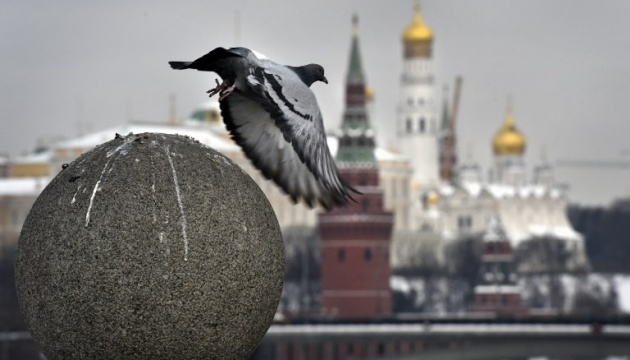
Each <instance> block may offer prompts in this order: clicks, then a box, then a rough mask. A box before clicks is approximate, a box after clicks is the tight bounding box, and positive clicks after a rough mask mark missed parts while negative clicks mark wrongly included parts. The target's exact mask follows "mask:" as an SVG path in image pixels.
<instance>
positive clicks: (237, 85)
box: [170, 48, 358, 209]
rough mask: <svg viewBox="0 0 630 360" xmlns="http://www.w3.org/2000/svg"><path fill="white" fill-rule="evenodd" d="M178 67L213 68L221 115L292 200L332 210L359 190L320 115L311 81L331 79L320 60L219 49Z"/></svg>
mask: <svg viewBox="0 0 630 360" xmlns="http://www.w3.org/2000/svg"><path fill="white" fill-rule="evenodd" d="M170 65H171V67H172V68H174V69H197V70H201V71H214V72H216V73H218V74H219V76H221V78H222V79H223V84H221V85H220V86H218V87H217V88H215V89H212V90H210V91H209V92H210V93H216V92H217V91H218V92H219V93H220V94H221V98H220V104H221V105H220V106H221V114H222V116H223V120H224V121H225V123H226V125H227V128H228V130H229V131H230V132H231V134H232V136H233V137H234V139H235V140H236V142H237V143H238V144H239V145H240V146H241V147H242V148H243V150H244V151H245V154H246V155H247V156H248V157H249V158H250V159H251V160H252V162H253V163H254V165H255V166H256V167H257V168H258V169H259V170H260V171H261V172H262V173H263V174H264V175H265V176H266V177H267V178H268V179H273V180H274V181H275V182H276V184H278V185H279V186H280V187H282V189H283V190H284V191H285V192H286V193H287V194H289V196H291V199H293V201H295V202H297V201H300V200H304V201H305V202H306V203H307V204H308V205H309V206H313V205H314V204H315V203H316V202H319V203H320V204H321V205H322V206H324V207H325V208H327V209H330V208H332V207H334V206H341V205H345V204H346V203H347V202H348V201H349V200H352V197H351V195H350V193H351V192H356V193H358V192H357V191H356V190H355V189H353V188H352V187H351V186H349V185H348V184H347V183H346V182H345V181H344V180H343V179H342V178H341V177H340V176H339V172H338V170H337V167H336V166H335V162H334V159H333V158H332V156H331V154H330V151H329V149H328V145H327V143H326V134H325V132H324V123H323V121H322V115H321V112H320V110H319V106H318V105H317V100H316V99H315V95H314V94H313V92H312V91H311V90H310V89H309V86H310V85H311V84H312V83H313V82H315V81H324V82H327V80H326V78H325V77H324V69H323V68H322V67H321V66H319V65H317V64H309V65H305V66H300V67H287V66H283V65H278V64H276V63H274V62H272V61H270V60H268V59H267V58H266V57H264V56H261V55H260V54H257V53H254V52H253V51H251V50H249V49H246V48H230V49H227V50H226V49H224V48H216V49H214V50H212V51H210V52H209V53H208V54H206V55H204V56H202V57H200V58H199V59H197V60H195V61H192V62H179V61H173V62H170Z"/></svg>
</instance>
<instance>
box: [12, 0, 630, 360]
mask: <svg viewBox="0 0 630 360" xmlns="http://www.w3.org/2000/svg"><path fill="white" fill-rule="evenodd" d="M410 18H411V22H410V23H409V24H407V26H405V24H404V23H403V24H401V29H402V34H401V40H402V43H403V53H402V54H401V55H402V56H401V61H402V63H403V72H402V74H401V77H400V79H401V80H400V86H399V88H398V89H386V90H385V89H384V90H383V91H397V92H398V93H399V94H400V101H399V104H398V107H397V109H392V111H391V112H392V117H391V119H395V120H394V121H392V120H391V119H378V118H373V111H372V106H373V103H374V102H375V101H376V96H377V94H376V92H375V91H374V89H372V88H371V87H370V86H369V85H368V82H367V78H368V75H369V73H368V72H367V71H365V69H364V68H363V61H362V55H361V50H360V46H359V39H360V36H359V23H358V18H357V17H356V16H355V18H354V19H353V23H352V32H351V36H350V55H349V59H348V63H349V65H348V70H347V74H346V89H345V100H346V101H345V109H344V113H343V121H342V124H341V128H340V129H328V130H329V134H328V145H329V147H330V150H331V152H332V153H333V154H335V158H336V160H337V163H338V166H339V168H340V171H341V173H342V174H343V176H344V177H345V178H346V179H347V180H348V181H349V183H350V184H352V185H353V186H355V187H356V188H357V189H359V190H360V191H361V192H362V193H363V194H364V195H362V196H357V203H356V204H352V205H350V206H348V207H346V208H340V209H335V210H333V211H331V212H328V213H324V212H322V211H321V210H318V209H309V208H307V207H306V206H304V205H302V204H293V203H292V202H291V200H290V199H289V197H287V196H285V195H284V194H283V193H282V192H281V190H279V189H278V188H277V187H276V186H275V185H274V184H273V183H272V182H270V181H267V180H265V179H264V177H263V176H262V175H261V174H260V173H259V172H258V171H257V170H255V169H254V168H253V167H252V166H251V164H250V162H249V160H248V159H246V158H245V157H244V155H243V153H242V152H241V150H240V148H239V147H238V146H237V145H235V143H234V142H233V141H232V140H231V139H230V136H229V134H228V132H227V131H226V129H225V127H224V125H223V122H222V119H221V115H220V110H219V105H218V102H217V100H216V99H213V100H209V101H208V102H205V103H203V104H201V105H200V106H199V107H198V108H196V109H194V110H193V111H192V113H191V115H190V116H189V117H188V118H187V119H185V120H184V121H178V120H177V119H176V116H175V111H174V106H175V104H174V99H171V116H170V119H169V121H168V122H167V123H150V122H138V121H128V122H126V123H123V124H121V125H119V126H116V127H113V128H109V129H105V130H103V131H98V132H92V133H88V134H85V135H83V136H80V137H77V138H71V139H67V140H63V141H56V142H52V143H51V144H49V145H47V146H44V147H42V148H40V149H37V150H36V151H33V152H32V153H31V154H28V155H26V156H22V157H19V158H15V159H8V158H5V157H1V156H0V256H2V255H3V253H2V251H9V250H8V249H14V246H15V244H16V243H17V240H18V237H19V233H20V229H21V226H22V224H23V222H24V220H25V218H26V216H27V214H28V212H29V210H30V207H31V205H32V203H33V202H34V200H35V199H36V197H37V196H38V195H39V193H40V192H41V191H42V190H43V188H44V187H45V186H46V184H47V183H48V182H49V181H50V180H51V179H52V178H53V177H54V176H55V175H56V174H57V173H58V172H59V171H61V169H62V168H63V166H64V164H67V163H71V162H72V161H74V160H75V159H76V158H77V157H78V156H79V155H81V154H82V153H84V152H86V151H89V150H90V149H92V148H93V147H95V146H97V145H99V144H101V143H103V142H105V141H108V140H111V139H113V138H114V136H115V134H122V135H126V134H127V133H129V132H133V133H143V132H159V133H178V134H181V135H188V136H191V137H193V138H195V139H197V140H199V141H200V142H201V143H203V144H205V145H207V146H210V147H213V148H215V149H216V150H218V151H221V152H222V153H224V154H225V155H227V156H228V157H230V158H231V159H233V160H234V161H235V162H237V163H238V164H239V165H240V166H241V167H242V168H243V169H244V170H245V171H246V172H247V173H248V174H249V175H250V176H251V177H252V178H253V179H254V180H255V181H256V183H257V184H258V185H259V186H260V188H261V189H262V191H263V192H264V193H265V194H266V195H267V197H268V199H269V201H270V203H271V205H272V206H273V208H274V210H275V212H276V215H277V217H278V221H279V223H280V226H281V227H282V229H283V232H284V237H285V245H286V249H287V280H286V282H285V289H284V293H283V298H282V301H281V304H280V307H279V309H278V314H277V320H278V321H280V322H282V321H284V322H293V321H302V320H313V319H319V320H326V321H333V322H334V321H336V320H352V319H354V320H382V319H402V318H404V319H420V320H423V321H424V320H426V319H431V318H433V317H434V316H453V317H457V318H465V317H466V316H471V317H479V316H480V315H483V316H486V317H488V318H497V317H502V316H508V317H512V318H513V317H520V318H522V317H532V316H549V315H561V314H567V313H576V312H579V311H590V310H589V309H592V308H593V307H592V306H595V307H596V308H597V309H600V310H601V309H606V310H605V311H618V310H619V308H620V306H621V305H620V304H619V302H617V303H615V301H617V300H618V291H630V286H626V285H625V284H626V283H628V284H630V281H626V280H623V281H622V280H620V279H621V278H612V277H597V276H590V275H589V274H588V272H589V271H590V270H592V266H591V264H590V262H589V258H588V257H587V250H588V249H589V248H588V246H587V245H586V244H585V239H584V236H583V235H582V234H580V233H578V232H577V231H576V230H575V229H574V228H573V226H572V224H571V222H570V221H569V215H571V214H572V218H573V220H574V223H576V221H577V223H578V224H580V226H582V227H584V228H586V231H588V230H589V229H592V228H593V227H592V226H591V225H589V224H593V223H594V222H596V221H597V219H599V218H598V216H600V215H601V214H600V215H593V214H591V213H588V212H584V211H581V212H579V211H578V210H579V209H574V211H573V212H568V203H567V198H566V187H565V186H564V185H563V184H561V183H559V182H558V181H557V180H556V179H555V178H554V168H553V166H552V165H551V162H550V161H549V160H548V159H547V158H546V157H545V156H543V158H542V159H541V161H540V163H539V164H537V165H535V166H534V167H533V170H532V171H528V168H527V164H526V163H525V161H524V157H523V155H524V154H525V151H526V149H527V146H526V145H527V138H526V136H525V133H524V132H522V131H521V130H519V128H518V127H517V125H516V124H517V123H516V121H515V117H514V114H513V110H512V109H511V106H509V104H508V107H507V110H506V113H505V119H504V120H503V123H502V124H501V119H497V121H496V122H497V127H498V130H497V132H496V133H495V134H494V136H492V134H488V139H489V143H488V148H489V150H491V151H492V153H493V155H494V164H493V165H492V166H491V167H490V168H489V169H485V170H484V169H483V168H482V167H481V165H480V164H478V163H477V162H476V161H475V159H474V157H473V156H472V155H471V154H468V156H466V157H465V158H464V160H460V159H462V157H461V156H460V154H459V149H458V144H457V141H456V131H457V126H456V122H457V112H458V103H459V98H460V96H461V93H462V83H463V81H462V78H458V79H456V80H455V81H454V83H453V84H452V86H445V87H444V88H445V89H448V88H449V87H450V88H452V89H453V90H454V92H453V94H452V96H451V95H449V93H448V91H447V90H444V91H443V92H442V96H441V97H442V98H441V99H440V98H439V96H438V91H437V87H438V84H436V80H435V74H434V69H433V63H434V58H433V51H432V49H433V42H434V40H435V35H434V33H433V31H432V30H431V28H430V27H429V25H428V24H427V23H426V22H425V21H424V19H423V18H422V14H421V9H420V7H419V6H418V5H416V7H415V9H414V11H413V13H410ZM339 61H344V59H343V58H342V57H340V60H339ZM392 126H393V127H395V128H396V132H395V133H394V134H393V135H392V136H390V137H388V136H386V135H385V134H386V132H385V131H382V130H383V129H385V128H389V127H392ZM379 130H380V131H379ZM563 180H570V179H563ZM76 191H77V192H79V191H85V189H81V188H78V189H77V190H76ZM622 205H623V204H620V205H619V206H621V207H624V206H622ZM626 205H627V204H626ZM624 208H630V207H628V206H625V207H624ZM589 214H590V215H589ZM576 219H577V220H576ZM582 230H584V229H582ZM11 251H13V250H11ZM598 261H600V262H602V263H604V261H601V260H598ZM597 264H599V262H598V263H597ZM598 266H599V265H598ZM628 270H630V269H628ZM624 279H625V278H624ZM622 287H623V289H627V290H623V289H622ZM594 288H597V289H599V290H597V291H595V292H597V294H596V295H592V294H593V291H591V290H592V289H594ZM617 289H621V290H617ZM598 291H599V292H598ZM580 296H581V297H580ZM589 301H590V303H589ZM588 304H591V305H592V306H591V307H589V306H590V305H588ZM593 304H594V305H593ZM598 306H599V307H598ZM628 306H629V308H627V309H626V311H630V304H629V305H628ZM613 308H614V310H611V309H613ZM344 336H345V335H344ZM348 336H351V334H350V335H348ZM280 339H281V340H278V341H277V342H274V343H272V344H271V345H269V344H267V346H269V347H271V348H273V349H276V350H277V349H282V350H277V351H276V350H273V353H274V354H276V356H275V357H274V358H282V359H290V358H294V357H293V355H290V354H292V353H293V351H294V350H293V349H294V342H293V340H290V337H289V338H280ZM287 339H289V340H287ZM344 341H345V340H344ZM335 344H336V342H334V341H333V342H330V341H329V342H327V343H325V344H324V343H322V344H320V345H321V346H320V345H317V346H315V347H314V348H313V349H314V350H312V351H315V352H317V351H321V352H322V353H323V352H327V353H331V354H332V353H333V352H335V353H343V354H345V355H344V356H342V357H340V358H346V356H350V355H351V354H353V355H354V356H356V357H365V356H368V355H370V354H371V355H375V354H391V353H402V352H409V351H413V350H414V349H415V350H418V349H421V348H422V347H423V346H424V345H423V344H422V343H419V342H417V341H402V342H401V341H399V342H395V341H385V340H382V339H373V341H372V342H368V343H364V344H363V345H361V346H363V347H362V348H361V349H363V350H360V351H359V350H356V351H355V350H354V347H353V346H354V345H348V344H352V342H350V343H348V342H345V343H344V344H345V345H343V346H344V347H343V349H344V350H340V348H338V347H337V345H335ZM269 351H271V350H269ZM295 351H297V350H295ZM278 354H283V355H282V356H281V355H278ZM295 358H297V357H295ZM318 358H319V357H318Z"/></svg>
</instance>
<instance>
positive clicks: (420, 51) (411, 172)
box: [0, 6, 588, 271]
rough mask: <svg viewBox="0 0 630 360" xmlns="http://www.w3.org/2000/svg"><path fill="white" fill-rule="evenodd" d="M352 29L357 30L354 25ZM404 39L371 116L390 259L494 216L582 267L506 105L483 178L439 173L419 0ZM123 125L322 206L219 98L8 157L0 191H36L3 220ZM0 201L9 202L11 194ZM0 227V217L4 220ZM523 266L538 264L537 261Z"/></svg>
mask: <svg viewBox="0 0 630 360" xmlns="http://www.w3.org/2000/svg"><path fill="white" fill-rule="evenodd" d="M355 26H356V25H355ZM353 36H358V33H357V29H356V28H355V29H354V33H353ZM402 41H403V46H404V53H403V55H404V56H403V73H402V77H401V86H400V87H401V88H400V102H399V104H398V108H397V116H396V119H397V120H396V121H397V123H396V133H395V134H393V138H387V136H385V132H384V131H379V128H380V129H383V128H384V127H385V126H390V125H389V124H386V123H384V122H382V123H381V122H379V119H374V118H373V119H372V126H373V127H374V128H375V130H376V139H377V145H380V146H381V147H379V148H377V149H376V154H375V155H376V158H377V160H378V162H379V169H380V170H379V171H380V183H381V184H382V186H383V188H384V199H385V204H384V205H385V208H386V209H387V210H390V211H392V212H394V214H395V224H394V235H393V239H392V249H391V251H390V254H391V264H392V267H393V268H394V269H396V268H405V267H411V268H413V267H414V266H419V265H422V264H421V263H422V262H423V261H425V260H424V259H426V258H427V257H426V256H424V255H430V257H432V258H434V259H435V261H436V262H437V264H438V265H439V266H444V264H446V250H445V249H446V248H447V247H448V245H449V244H451V243H453V242H456V241H457V240H458V239H460V238H461V237H463V236H468V235H481V234H483V233H484V232H485V231H486V229H487V228H489V226H490V224H491V219H493V218H495V217H496V218H497V219H499V220H500V223H501V224H502V225H503V227H504V231H505V233H506V234H507V236H508V238H509V240H510V241H511V242H512V246H513V248H517V247H518V245H519V244H520V243H521V242H523V241H527V240H528V239H530V238H532V237H535V236H553V237H554V238H558V239H562V241H564V242H565V244H566V248H567V249H569V250H570V252H571V257H570V268H571V269H572V270H578V269H584V268H587V267H588V261H587V259H586V256H585V253H584V241H583V239H582V237H581V235H580V234H578V233H577V232H575V231H574V230H573V229H572V227H571V225H570V224H569V222H568V220H567V216H566V214H565V211H566V206H567V203H566V198H565V193H564V191H563V189H562V188H561V187H559V186H557V185H556V183H555V182H554V178H553V169H552V168H551V166H550V165H549V164H541V165H540V166H538V167H536V168H535V170H534V177H533V179H532V180H528V179H527V177H526V171H525V170H526V169H525V164H524V162H523V153H524V151H525V137H524V136H523V134H521V133H520V132H519V131H518V130H517V129H516V127H515V125H514V120H513V117H512V114H511V113H510V112H509V111H508V113H507V115H506V118H505V122H504V124H503V126H502V127H501V129H500V130H499V131H498V132H497V134H496V136H495V137H494V140H493V143H492V149H493V151H494V155H495V164H494V167H493V169H492V171H491V173H492V176H490V177H488V178H485V179H484V178H483V177H482V171H481V168H480V167H479V166H478V165H477V164H476V163H474V162H473V161H472V160H468V161H466V162H464V163H462V164H460V165H459V166H457V167H456V169H455V173H456V174H457V176H456V177H455V179H456V181H448V182H446V181H443V180H441V179H440V158H441V155H443V154H441V150H442V147H441V145H440V144H442V142H443V139H444V134H445V125H444V119H443V118H441V117H439V116H438V112H439V111H438V108H439V106H438V99H437V96H436V89H435V88H436V83H435V74H434V70H433V56H432V46H433V33H432V31H431V29H430V28H429V27H428V26H427V25H426V24H425V23H424V22H423V20H422V18H421V14H420V9H419V7H418V6H416V10H415V14H414V18H413V21H412V23H411V24H410V25H409V26H408V27H407V28H406V29H405V30H404V32H403V34H402ZM366 94H367V98H368V101H371V100H372V99H373V92H372V90H371V89H370V88H367V89H366ZM370 115H371V114H370ZM172 117H174V116H173V115H172ZM329 130H331V129H329ZM128 132H134V133H141V132H163V133H178V134H182V135H188V136H192V137H194V138H196V139H197V140H199V141H200V142H202V143H204V144H206V145H208V146H211V147H213V148H215V149H217V150H218V151H221V152H223V153H224V154H226V155H227V156H228V157H230V158H232V159H233V160H235V161H236V162H237V163H239V164H240V165H241V166H242V167H243V168H244V169H245V171H247V172H248V173H249V174H250V175H251V176H252V178H254V180H255V181H256V183H257V184H258V185H259V186H260V188H261V189H262V190H263V191H264V192H265V194H266V195H267V197H268V199H269V201H270V203H271V205H272V206H273V208H274V209H275V211H276V215H277V217H278V221H279V223H280V226H281V227H282V228H284V229H286V228H289V227H291V226H306V227H311V228H313V227H315V226H316V225H317V212H318V211H320V210H313V209H308V208H307V207H306V206H303V205H301V204H297V205H294V204H292V203H291V201H290V200H289V198H288V197H287V196H285V195H284V194H283V193H282V191H281V190H279V189H278V188H277V187H276V186H275V185H274V184H273V183H272V182H270V181H267V180H265V179H264V178H263V176H262V175H261V174H260V173H259V172H258V171H257V170H255V169H254V168H253V167H252V166H251V164H250V163H249V161H248V160H247V159H246V158H245V157H244V156H243V154H242V152H241V150H240V148H238V146H236V145H235V144H234V143H233V142H232V140H231V139H230V138H229V135H228V133H227V131H226V130H225V127H224V126H223V123H222V121H221V118H220V112H219V106H218V102H216V100H214V101H210V102H208V103H206V104H204V105H202V106H201V107H199V108H198V109H196V110H195V111H194V112H193V114H192V115H191V116H190V117H189V119H187V120H186V122H185V123H184V124H179V125H176V124H175V121H172V122H171V124H168V125H164V124H162V125H157V124H147V123H134V122H131V123H127V124H123V125H120V126H117V127H115V128H110V129H106V130H104V131H100V132H96V133H92V134H87V135H84V136H81V137H79V138H76V139H70V140H67V141H62V142H59V143H55V144H52V145H51V146H50V147H49V148H48V149H47V150H46V151H43V152H38V153H36V154H32V155H29V156H25V157H22V158H18V159H15V161H12V162H11V164H10V167H9V172H10V177H11V178H10V179H0V190H2V191H0V197H1V198H7V199H11V198H14V197H15V198H16V199H23V198H24V196H27V197H28V196H31V195H32V199H31V198H29V200H28V201H23V200H20V202H17V200H16V204H21V205H19V207H18V206H17V205H16V206H15V209H13V207H12V208H11V209H9V210H8V211H10V212H13V213H15V216H14V217H12V218H14V219H16V220H15V221H14V223H12V224H8V225H7V226H9V225H11V226H12V228H13V229H14V230H15V231H14V233H15V234H19V228H20V227H21V223H20V219H23V218H25V216H26V212H28V209H29V208H30V206H28V205H29V204H30V203H32V201H34V198H35V197H36V196H37V195H38V194H39V192H40V191H41V190H42V189H43V186H44V185H45V184H46V183H47V181H48V180H50V178H52V177H53V176H54V175H56V173H57V172H58V171H59V169H60V168H61V164H63V163H69V162H71V161H72V160H74V159H75V158H76V157H77V156H79V155H80V154H81V153H83V152H85V151H88V150H90V149H91V148H93V147H94V146H97V145H98V144H100V143H102V142H104V141H107V140H111V139H112V138H113V136H114V134H115V133H120V134H126V133H128ZM328 144H329V147H330V149H331V151H332V152H333V153H336V151H337V145H338V144H337V138H336V137H335V136H334V135H331V136H329V138H328ZM392 144H395V145H396V146H397V147H393V146H391V145H392ZM34 179H36V180H34ZM5 183H6V184H5ZM33 184H35V185H33ZM18 188H19V189H20V192H19V195H15V194H13V193H12V189H18ZM29 194H30V195H29ZM0 200H1V199H0ZM5 203H8V204H12V202H11V201H8V202H6V201H5ZM0 210H2V209H0ZM3 227H4V225H3V224H1V223H0V230H2V228H3ZM0 233H2V232H0ZM0 240H2V239H0ZM0 243H2V241H0ZM524 270H526V271H527V270H528V269H524ZM529 270H531V271H535V269H533V268H532V269H529Z"/></svg>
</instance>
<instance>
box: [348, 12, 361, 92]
mask: <svg viewBox="0 0 630 360" xmlns="http://www.w3.org/2000/svg"><path fill="white" fill-rule="evenodd" d="M347 80H348V82H353V83H359V82H360V83H365V78H364V76H363V65H362V61H361V54H360V53H359V16H358V15H357V14H356V13H355V14H354V15H353V16H352V45H351V47H350V63H349V66H348V79H347Z"/></svg>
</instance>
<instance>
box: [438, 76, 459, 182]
mask: <svg viewBox="0 0 630 360" xmlns="http://www.w3.org/2000/svg"><path fill="white" fill-rule="evenodd" d="M461 90H462V77H461V76H459V75H458V76H457V77H456V78H455V89H454V94H453V104H452V108H451V114H450V115H451V116H450V117H449V121H448V134H447V138H446V147H445V148H444V156H443V157H442V163H441V164H440V178H441V179H442V181H445V182H448V183H451V182H453V180H454V177H455V171H454V168H455V165H456V164H455V125H456V122H457V111H458V110H459V99H460V95H461Z"/></svg>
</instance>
